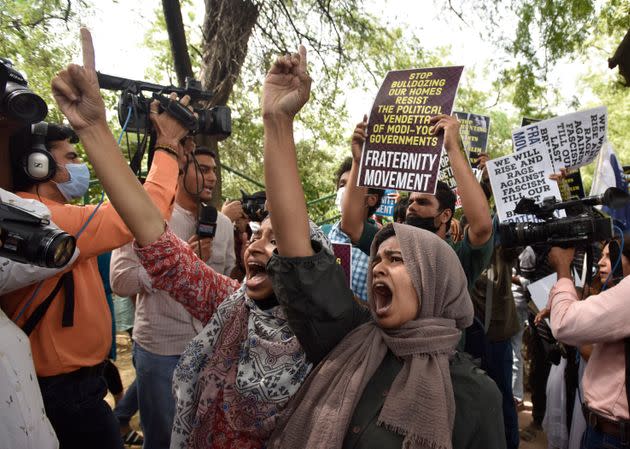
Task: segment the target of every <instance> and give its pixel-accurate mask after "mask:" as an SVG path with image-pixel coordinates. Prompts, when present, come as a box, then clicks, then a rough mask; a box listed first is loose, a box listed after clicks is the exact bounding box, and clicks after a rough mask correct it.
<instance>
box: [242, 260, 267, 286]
mask: <svg viewBox="0 0 630 449" xmlns="http://www.w3.org/2000/svg"><path fill="white" fill-rule="evenodd" d="M266 280H267V267H266V266H265V264H263V263H261V262H258V261H250V262H247V282H246V285H247V287H249V288H255V287H257V286H259V285H260V284H262V283H263V282H265V281H266Z"/></svg>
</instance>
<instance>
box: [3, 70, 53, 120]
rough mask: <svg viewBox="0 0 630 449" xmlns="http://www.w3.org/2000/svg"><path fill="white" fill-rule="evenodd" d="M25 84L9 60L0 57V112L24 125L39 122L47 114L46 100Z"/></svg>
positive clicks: (24, 80)
mask: <svg viewBox="0 0 630 449" xmlns="http://www.w3.org/2000/svg"><path fill="white" fill-rule="evenodd" d="M27 85H28V83H27V82H26V79H25V78H24V77H23V76H22V74H20V72H18V71H17V70H15V69H14V68H13V64H12V63H11V61H9V60H8V59H5V58H0V114H2V115H5V116H7V117H8V118H9V119H12V120H14V121H16V122H18V123H20V124H24V125H30V124H31V123H37V122H41V121H42V120H44V118H46V114H48V107H47V106H46V102H45V101H44V100H42V99H41V97H39V96H38V95H37V94H35V93H33V92H32V91H31V90H30V89H29V88H28V87H27Z"/></svg>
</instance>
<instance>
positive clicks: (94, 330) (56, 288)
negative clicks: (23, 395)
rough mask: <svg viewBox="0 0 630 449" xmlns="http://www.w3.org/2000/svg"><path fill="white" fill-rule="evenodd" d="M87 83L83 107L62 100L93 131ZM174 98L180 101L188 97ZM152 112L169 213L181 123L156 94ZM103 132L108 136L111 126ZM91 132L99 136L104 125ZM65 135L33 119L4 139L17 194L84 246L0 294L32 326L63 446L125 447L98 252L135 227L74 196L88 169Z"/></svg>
mask: <svg viewBox="0 0 630 449" xmlns="http://www.w3.org/2000/svg"><path fill="white" fill-rule="evenodd" d="M73 67H75V66H72V67H71V68H70V70H71V71H72V70H75V69H74V68H73ZM89 83H90V85H91V86H93V87H94V88H95V93H94V90H93V91H90V95H83V96H82V97H81V98H80V100H81V104H82V111H81V113H79V111H77V110H76V109H73V108H72V107H70V108H65V110H64V112H65V114H66V116H67V117H68V119H69V120H70V122H71V123H72V125H73V127H74V131H76V132H77V134H78V133H79V132H82V133H83V134H85V133H86V132H88V131H86V130H88V129H89V130H90V132H94V128H90V127H89V126H88V122H87V121H86V120H85V116H86V113H87V116H89V117H91V118H92V119H93V120H100V121H101V122H102V123H106V122H105V109H104V103H103V100H102V98H101V96H100V95H99V94H98V82H97V80H96V76H94V78H91V79H90V81H89ZM64 87H67V86H62V87H61V88H62V89H63V88H64ZM59 89H60V87H59V85H57V86H55V87H53V93H54V94H55V95H58V93H59V91H60V90H59ZM79 97H80V95H79V93H78V92H77V91H76V90H71V92H69V93H68V97H66V98H69V101H70V102H72V101H78V100H79ZM181 102H182V104H183V105H186V104H187V102H188V99H187V98H183V99H182V100H181ZM151 119H152V121H153V123H154V125H155V128H156V130H157V135H158V137H157V144H156V154H155V158H154V160H153V165H152V167H151V172H150V173H149V175H148V178H147V181H146V183H145V189H146V192H147V193H148V194H149V195H150V197H151V198H152V200H153V201H155V203H156V204H157V206H158V207H159V210H160V212H161V213H162V214H163V215H164V216H168V215H169V214H170V208H171V205H172V201H173V196H174V193H175V188H176V182H177V173H178V164H177V156H178V154H180V153H182V152H183V149H182V148H181V146H180V145H179V141H180V139H181V138H182V137H184V136H185V135H186V133H187V132H188V130H187V129H186V128H185V127H184V126H182V125H181V124H180V123H179V122H178V121H177V120H175V119H173V118H172V117H170V116H169V115H168V114H164V113H163V114H160V113H159V111H158V109H157V104H153V105H152V113H151ZM99 131H100V132H103V130H100V129H99ZM107 135H108V136H111V133H110V132H109V130H107ZM93 137H95V140H97V141H99V140H101V141H102V142H101V144H105V139H106V137H103V135H101V134H99V135H95V136H93ZM72 138H73V131H72V130H70V128H67V127H63V126H58V125H53V124H45V123H36V124H35V125H33V126H30V127H28V128H26V129H25V130H23V131H21V132H19V133H17V134H16V135H15V136H13V137H12V139H11V142H10V146H11V152H12V168H13V176H14V182H15V184H16V187H17V188H18V189H19V190H20V191H19V192H18V195H19V196H21V197H22V198H28V199H38V200H40V201H42V202H43V203H44V204H45V205H46V206H47V207H48V208H49V209H50V211H51V215H52V219H53V221H54V222H55V223H56V224H57V225H58V226H59V227H60V228H61V229H63V230H65V231H66V232H68V233H70V234H72V235H75V236H76V237H77V246H78V247H79V249H80V251H81V254H80V256H79V258H78V259H77V261H76V263H75V264H73V266H72V270H70V271H67V272H66V273H64V274H63V275H57V276H55V277H53V278H51V279H48V280H46V281H44V282H42V283H41V285H39V286H38V287H35V286H33V287H28V288H23V289H20V290H18V291H15V292H12V293H10V294H7V295H4V296H3V297H2V298H0V302H1V304H2V307H3V309H4V310H5V311H6V312H7V315H8V316H10V317H11V318H12V319H13V320H15V321H16V323H17V324H18V325H19V326H21V327H23V328H25V329H27V330H28V332H27V333H30V340H31V347H32V350H33V360H34V363H35V369H36V372H37V376H38V379H39V383H40V386H41V389H42V395H43V398H44V405H45V408H46V413H47V415H48V417H49V418H50V421H51V423H52V425H53V427H54V429H55V432H56V433H57V437H58V438H59V441H60V444H61V445H62V446H63V447H66V448H73V447H76V448H84V447H93V448H101V447H102V448H115V447H122V440H121V437H120V432H119V428H118V423H117V422H116V420H115V418H114V416H113V414H112V411H111V409H110V408H109V406H108V405H107V403H105V401H104V400H103V398H104V396H105V393H106V386H105V382H104V380H103V376H102V373H103V361H104V360H105V359H106V357H107V354H108V352H109V347H110V345H111V338H112V336H111V332H112V331H111V327H112V326H111V316H110V313H109V311H108V307H107V302H106V300H105V293H104V290H103V284H102V282H101V279H100V276H99V272H98V266H97V261H96V256H98V255H99V254H101V253H103V252H107V251H110V250H112V249H114V248H117V247H119V246H122V245H124V244H125V243H127V242H129V241H130V240H131V238H132V236H131V234H130V232H129V230H128V229H127V228H126V226H125V224H124V222H123V221H122V219H121V218H120V216H119V215H118V213H117V212H116V210H115V209H114V208H113V206H112V205H111V204H108V203H104V204H102V205H100V206H95V205H86V206H76V205H73V204H71V202H72V201H73V200H75V199H77V198H81V197H82V196H83V195H84V194H85V193H86V192H87V188H88V186H89V170H88V168H87V165H86V164H84V163H83V162H82V161H81V159H80V157H79V155H78V152H77V150H76V149H75V148H74V147H73V146H72V144H71V139H72Z"/></svg>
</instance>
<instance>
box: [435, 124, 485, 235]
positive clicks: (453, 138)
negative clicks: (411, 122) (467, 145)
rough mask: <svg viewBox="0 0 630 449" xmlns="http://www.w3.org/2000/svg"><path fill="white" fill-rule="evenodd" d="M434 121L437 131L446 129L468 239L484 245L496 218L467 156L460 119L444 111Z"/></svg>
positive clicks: (445, 138) (450, 158)
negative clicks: (492, 214)
mask: <svg viewBox="0 0 630 449" xmlns="http://www.w3.org/2000/svg"><path fill="white" fill-rule="evenodd" d="M431 123H432V124H433V133H434V134H437V133H438V132H439V131H440V130H444V148H445V149H446V154H447V155H448V159H449V161H450V162H451V167H452V169H453V176H454V177H455V182H456V183H457V193H458V194H459V196H460V198H461V199H462V209H463V210H464V214H465V215H466V218H467V219H468V224H469V228H468V240H469V241H470V243H471V244H472V245H473V246H481V245H483V244H484V243H486V242H487V241H488V239H489V238H490V236H491V235H492V219H491V218H490V208H489V207H488V201H486V196H485V195H484V193H483V189H482V188H481V186H480V185H479V182H477V179H476V178H475V175H474V174H473V172H472V170H471V169H470V165H469V164H468V161H466V158H465V157H464V154H463V149H462V147H461V143H460V141H461V140H460V136H459V127H460V124H459V120H457V118H456V117H453V116H450V115H445V114H441V115H436V116H435V117H432V118H431Z"/></svg>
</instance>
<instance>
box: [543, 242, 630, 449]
mask: <svg viewBox="0 0 630 449" xmlns="http://www.w3.org/2000/svg"><path fill="white" fill-rule="evenodd" d="M629 241H630V236H629V235H625V236H624V238H623V240H622V242H625V243H626V244H625V245H624V244H622V250H621V252H620V254H619V257H618V258H617V257H616V258H615V260H611V256H610V250H609V248H610V245H612V244H616V242H612V243H611V244H609V245H607V246H606V247H605V248H604V251H603V253H602V257H601V259H600V260H599V263H598V265H599V270H600V276H604V277H606V278H608V277H610V275H611V274H612V273H613V270H614V267H615V265H616V264H619V263H620V264H621V268H622V271H623V278H622V279H621V281H620V282H619V283H618V284H617V285H615V286H614V287H611V288H609V289H607V290H604V291H602V292H601V293H599V294H597V295H592V296H589V297H588V298H586V299H585V300H583V301H580V300H579V297H578V293H577V292H576V289H575V286H574V283H573V280H572V278H571V262H572V260H573V256H574V254H575V249H574V248H559V247H553V248H552V249H551V251H550V252H549V256H548V260H549V263H550V264H551V266H552V267H553V268H554V269H555V270H556V273H557V274H558V281H557V282H556V284H555V286H554V287H553V289H552V290H551V292H550V293H549V303H548V305H547V307H548V308H549V309H550V310H551V329H552V331H553V335H554V336H555V337H556V338H557V339H558V340H559V341H560V342H562V343H566V344H569V345H573V346H582V345H587V344H593V349H592V353H591V355H590V358H589V360H588V364H587V365H586V369H585V371H584V377H583V378H582V387H583V390H584V398H583V408H584V414H585V418H586V423H587V429H586V432H585V433H584V435H583V437H582V446H581V447H582V448H583V449H598V448H603V447H606V448H619V449H621V448H627V447H628V444H630V415H629V413H628V394H629V390H628V379H630V378H629V377H628V375H629V373H628V372H627V367H628V360H627V358H628V357H630V354H629V353H628V349H627V348H629V347H630V346H629V344H628V338H629V337H630V324H629V323H630V307H628V298H629V297H630V277H628V275H629V274H630V245H628V244H627V242H629Z"/></svg>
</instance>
